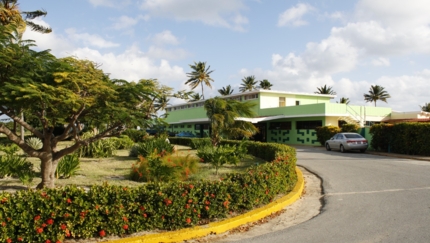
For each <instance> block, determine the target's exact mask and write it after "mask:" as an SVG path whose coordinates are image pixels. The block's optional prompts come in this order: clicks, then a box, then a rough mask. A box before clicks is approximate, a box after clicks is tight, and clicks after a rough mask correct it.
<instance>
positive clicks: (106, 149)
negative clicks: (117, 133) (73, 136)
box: [77, 132, 117, 158]
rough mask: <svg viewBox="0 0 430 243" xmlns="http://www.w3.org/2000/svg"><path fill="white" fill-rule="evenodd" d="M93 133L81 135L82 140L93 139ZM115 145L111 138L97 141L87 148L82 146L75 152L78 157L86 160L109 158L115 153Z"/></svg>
mask: <svg viewBox="0 0 430 243" xmlns="http://www.w3.org/2000/svg"><path fill="white" fill-rule="evenodd" d="M94 136H95V133H94V132H86V133H84V134H83V135H82V138H83V139H88V138H91V137H94ZM116 148H117V147H116V144H115V141H114V139H112V138H104V139H100V140H97V141H95V142H93V143H90V144H88V145H87V146H82V147H80V148H79V149H78V150H77V153H78V155H79V157H87V158H109V157H112V156H114V155H115V153H116Z"/></svg>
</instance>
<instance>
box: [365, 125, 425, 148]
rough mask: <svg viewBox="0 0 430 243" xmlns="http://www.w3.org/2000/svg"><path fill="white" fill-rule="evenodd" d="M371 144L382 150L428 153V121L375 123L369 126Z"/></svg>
mask: <svg viewBox="0 0 430 243" xmlns="http://www.w3.org/2000/svg"><path fill="white" fill-rule="evenodd" d="M370 134H372V141H371V144H370V145H371V146H372V148H373V149H375V150H378V151H383V152H392V153H399V154H409V155H422V156H429V155H430V150H429V148H430V123H418V122H405V123H397V124H394V125H393V124H377V125H373V126H372V127H371V128H370Z"/></svg>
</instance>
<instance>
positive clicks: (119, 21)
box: [111, 15, 149, 30]
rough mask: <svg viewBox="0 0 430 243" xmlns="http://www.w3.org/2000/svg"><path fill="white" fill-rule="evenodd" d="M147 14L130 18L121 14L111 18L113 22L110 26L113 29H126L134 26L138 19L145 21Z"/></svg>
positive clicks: (147, 17)
mask: <svg viewBox="0 0 430 243" xmlns="http://www.w3.org/2000/svg"><path fill="white" fill-rule="evenodd" d="M148 19H149V16H144V15H139V16H138V17H136V18H131V17H129V16H121V17H119V18H112V19H111V20H112V21H113V22H114V24H113V25H112V28H113V29H115V30H122V29H128V28H130V27H133V26H135V25H136V24H137V23H138V22H139V20H144V21H147V20H148Z"/></svg>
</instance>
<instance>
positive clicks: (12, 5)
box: [0, 0, 52, 38]
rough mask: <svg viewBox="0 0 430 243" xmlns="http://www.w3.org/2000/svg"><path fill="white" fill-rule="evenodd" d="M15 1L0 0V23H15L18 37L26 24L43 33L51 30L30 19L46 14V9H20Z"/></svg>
mask: <svg viewBox="0 0 430 243" xmlns="http://www.w3.org/2000/svg"><path fill="white" fill-rule="evenodd" d="M17 2H18V1H17V0H0V24H1V25H9V24H13V25H15V26H16V28H17V30H18V33H19V35H20V38H21V37H22V34H23V33H24V31H25V29H26V27H27V26H29V27H30V28H31V30H33V31H37V32H40V33H44V34H46V33H51V32H52V29H51V28H49V27H44V26H42V25H38V24H35V23H34V22H33V21H31V20H33V19H35V18H37V17H42V16H46V14H47V12H46V11H44V10H35V11H20V10H19V8H18V3H17ZM22 15H24V18H23V17H22Z"/></svg>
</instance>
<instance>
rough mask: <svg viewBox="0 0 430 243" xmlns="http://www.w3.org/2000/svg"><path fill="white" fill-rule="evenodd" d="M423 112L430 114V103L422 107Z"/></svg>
mask: <svg viewBox="0 0 430 243" xmlns="http://www.w3.org/2000/svg"><path fill="white" fill-rule="evenodd" d="M420 108H421V110H422V111H425V112H430V102H429V103H425V104H424V105H423V106H420Z"/></svg>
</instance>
